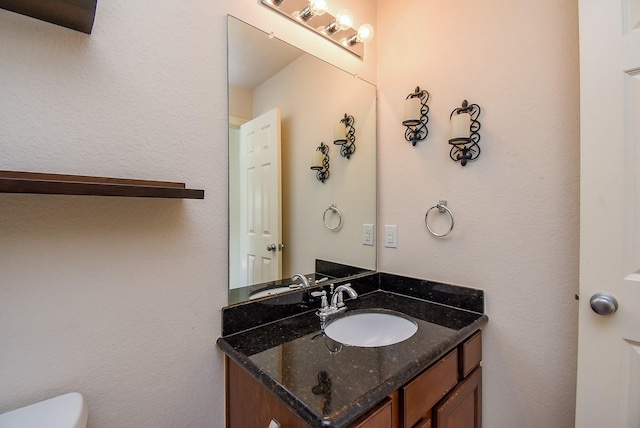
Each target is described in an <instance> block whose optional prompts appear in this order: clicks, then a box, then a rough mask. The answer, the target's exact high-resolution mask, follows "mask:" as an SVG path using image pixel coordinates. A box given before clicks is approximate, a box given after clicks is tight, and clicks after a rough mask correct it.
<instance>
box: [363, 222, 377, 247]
mask: <svg viewBox="0 0 640 428" xmlns="http://www.w3.org/2000/svg"><path fill="white" fill-rule="evenodd" d="M374 231H375V229H374V226H373V225H372V224H363V225H362V245H373V242H374V241H375V234H374Z"/></svg>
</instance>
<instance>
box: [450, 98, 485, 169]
mask: <svg viewBox="0 0 640 428" xmlns="http://www.w3.org/2000/svg"><path fill="white" fill-rule="evenodd" d="M479 116H480V106H479V105H478V104H469V103H468V102H467V100H464V101H462V107H459V108H456V109H454V110H453V111H452V112H451V115H450V116H449V119H450V120H451V139H450V140H449V144H451V145H452V147H451V151H450V152H449V157H450V158H451V159H452V160H454V161H456V162H458V161H460V165H462V166H465V165H466V164H467V161H470V160H476V159H477V158H478V156H480V146H479V145H478V143H479V142H480V133H478V131H479V130H480V122H479V121H478V117H479Z"/></svg>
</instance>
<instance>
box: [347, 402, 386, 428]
mask: <svg viewBox="0 0 640 428" xmlns="http://www.w3.org/2000/svg"><path fill="white" fill-rule="evenodd" d="M392 411H393V408H392V401H391V398H387V399H385V400H384V401H383V402H382V403H381V404H379V405H378V406H377V407H375V408H374V409H373V410H370V411H369V412H367V413H366V414H365V415H364V416H363V417H361V418H360V419H359V420H358V421H357V422H355V423H354V424H353V425H350V427H351V428H390V427H392V426H393V412H392Z"/></svg>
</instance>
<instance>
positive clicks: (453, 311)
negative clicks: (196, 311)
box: [217, 273, 488, 427]
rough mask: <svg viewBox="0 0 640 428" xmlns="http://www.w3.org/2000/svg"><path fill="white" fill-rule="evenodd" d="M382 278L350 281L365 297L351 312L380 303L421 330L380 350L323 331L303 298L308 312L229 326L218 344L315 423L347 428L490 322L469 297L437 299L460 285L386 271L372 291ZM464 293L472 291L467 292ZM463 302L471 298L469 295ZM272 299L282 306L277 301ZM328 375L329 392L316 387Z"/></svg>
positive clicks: (352, 302) (350, 302) (351, 306)
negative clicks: (249, 325)
mask: <svg viewBox="0 0 640 428" xmlns="http://www.w3.org/2000/svg"><path fill="white" fill-rule="evenodd" d="M380 275H385V274H377V273H376V274H375V275H374V276H372V278H373V279H372V278H368V279H363V280H361V281H360V282H364V284H362V285H361V284H356V283H354V282H353V281H352V285H353V287H354V288H355V289H356V290H358V285H361V287H360V288H361V289H360V290H358V292H359V293H360V294H361V295H360V296H359V297H358V298H357V299H355V300H347V301H346V304H347V307H348V309H347V313H348V312H349V310H355V309H369V308H376V309H377V308H381V309H388V310H394V311H398V312H402V313H404V314H407V315H410V316H411V317H413V318H414V320H415V321H416V322H417V324H418V330H417V332H416V334H415V335H413V336H412V337H411V338H409V339H407V340H405V341H403V342H400V343H397V344H394V345H389V346H383V347H376V348H362V347H351V346H346V345H342V344H340V343H338V342H335V341H333V340H332V339H330V338H328V337H326V336H325V335H324V333H323V332H322V329H321V327H320V320H319V318H318V316H317V315H315V311H314V310H313V309H311V308H310V307H311V306H312V305H311V304H308V303H301V304H299V305H298V306H301V309H300V310H301V311H302V310H306V311H304V312H301V313H298V314H295V315H291V314H290V313H289V314H288V315H287V317H285V318H283V319H280V320H275V321H273V322H269V323H268V324H264V325H260V324H261V323H257V324H256V325H258V327H255V328H249V329H246V330H241V331H232V332H230V333H229V334H226V335H224V336H223V337H221V338H219V339H218V341H217V344H218V346H219V347H220V348H221V349H222V351H223V352H224V353H226V354H227V355H228V356H229V358H231V359H232V360H233V361H235V362H236V363H238V364H239V365H241V366H242V367H244V368H245V369H246V370H247V371H248V372H249V373H250V374H251V375H252V376H253V377H254V378H256V379H257V380H258V381H259V382H260V383H261V384H263V385H264V386H265V387H266V388H267V389H269V390H270V391H272V392H273V393H274V394H275V395H277V396H278V397H279V398H280V399H281V400H282V401H284V402H285V403H286V404H287V405H288V406H289V408H290V409H291V410H292V411H293V412H294V413H296V414H297V415H298V416H299V417H300V418H301V419H302V420H304V421H305V422H306V423H308V424H309V425H310V426H311V427H344V426H347V425H348V424H349V423H350V422H352V421H354V420H355V419H357V418H358V417H359V416H360V415H362V414H363V413H365V412H366V411H367V410H368V409H369V408H370V407H371V406H373V405H375V404H376V403H378V402H380V401H381V400H383V399H384V398H385V397H386V396H387V395H389V394H390V393H392V392H393V391H395V390H396V389H398V388H399V387H401V386H402V385H404V384H406V383H407V382H408V381H409V380H411V379H412V378H413V377H414V376H416V375H417V374H419V373H420V372H421V371H423V370H424V369H425V368H427V367H428V366H429V365H431V364H432V363H433V362H435V361H436V360H438V359H439V358H440V357H442V356H444V355H445V354H446V353H447V352H448V351H449V350H451V349H453V348H454V347H455V346H457V345H458V344H459V343H460V342H462V341H463V340H464V339H465V338H467V337H468V336H469V335H471V334H472V333H474V332H475V331H476V330H478V329H480V328H481V327H482V326H483V325H484V324H486V323H487V321H488V318H487V316H486V315H485V314H483V313H482V311H472V310H469V309H467V308H468V307H469V305H467V304H466V303H464V302H463V303H462V304H458V303H456V302H455V301H454V302H453V304H454V306H458V307H454V306H450V304H451V303H452V301H447V302H446V303H448V304H443V303H439V302H434V301H433V300H434V296H435V297H436V298H435V300H440V299H438V296H439V295H445V296H447V295H455V294H456V290H457V289H458V287H455V286H450V285H446V284H439V283H431V282H426V281H420V280H412V279H406V278H404V277H397V276H390V275H388V274H386V277H384V279H389V277H391V278H392V279H395V280H397V281H394V283H393V285H391V286H389V287H380V288H378V289H377V290H373V291H369V289H370V288H371V284H370V283H371V282H377V283H382V282H383V281H382V279H381V276H380ZM398 284H400V285H398ZM421 284H427V285H426V287H427V288H429V289H428V290H427V291H426V292H425V288H423V287H421ZM398 286H400V287H402V288H403V289H404V290H405V291H406V292H407V293H406V294H404V293H398V292H397V290H396V289H395V288H396V287H398ZM443 287H444V289H445V292H444V293H442V289H443ZM384 288H390V289H391V290H385V289H384ZM460 289H462V288H460ZM415 290H419V291H418V292H417V293H416V292H415ZM434 290H435V292H434ZM467 290H470V289H464V291H465V292H466V291H467ZM451 291H453V293H451ZM474 291H476V290H474ZM416 294H419V295H420V298H418V297H416ZM463 294H464V293H463ZM472 294H473V293H472ZM478 296H479V300H480V303H479V305H478V302H473V305H472V307H473V308H474V309H477V308H478V307H480V308H482V307H483V294H482V292H479V294H478ZM425 297H426V298H430V299H429V300H425ZM472 297H473V296H471V300H473V299H472ZM273 299H275V298H273ZM465 299H466V300H470V297H469V296H468V295H467V296H466V297H465ZM271 300H272V299H266V300H264V301H262V302H260V304H261V307H262V309H263V310H265V308H267V309H266V310H265V312H268V308H269V304H270V301H271ZM430 300H431V301H430ZM454 300H455V299H454ZM273 302H274V304H277V303H276V302H277V299H275V300H273ZM314 303H317V302H314ZM460 306H462V307H460ZM247 308H249V307H247ZM256 308H257V307H256ZM257 312H258V313H259V312H260V309H257ZM223 323H224V317H223ZM223 331H224V327H223ZM327 379H328V382H330V389H329V391H327V388H320V387H317V386H318V385H319V384H320V381H321V380H322V381H323V383H324V384H325V385H326V384H327ZM314 387H316V388H314Z"/></svg>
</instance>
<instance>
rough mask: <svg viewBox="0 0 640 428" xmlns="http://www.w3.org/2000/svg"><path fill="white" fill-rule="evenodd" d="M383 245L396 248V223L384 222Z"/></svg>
mask: <svg viewBox="0 0 640 428" xmlns="http://www.w3.org/2000/svg"><path fill="white" fill-rule="evenodd" d="M384 246H385V247H387V248H398V226H397V225H395V224H385V226H384Z"/></svg>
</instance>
